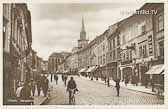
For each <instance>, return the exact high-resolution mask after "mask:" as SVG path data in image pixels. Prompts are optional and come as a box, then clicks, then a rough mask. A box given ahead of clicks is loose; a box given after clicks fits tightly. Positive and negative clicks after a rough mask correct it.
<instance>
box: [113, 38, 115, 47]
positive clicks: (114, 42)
mask: <svg viewBox="0 0 168 109" xmlns="http://www.w3.org/2000/svg"><path fill="white" fill-rule="evenodd" d="M113 48H115V39H113Z"/></svg>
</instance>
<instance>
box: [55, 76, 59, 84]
mask: <svg viewBox="0 0 168 109" xmlns="http://www.w3.org/2000/svg"><path fill="white" fill-rule="evenodd" d="M54 79H55V81H56V84H58V76H57V74H55V75H54Z"/></svg>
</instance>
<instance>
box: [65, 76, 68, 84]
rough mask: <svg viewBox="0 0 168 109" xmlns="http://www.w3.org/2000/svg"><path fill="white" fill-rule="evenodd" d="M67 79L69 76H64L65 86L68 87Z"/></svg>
mask: <svg viewBox="0 0 168 109" xmlns="http://www.w3.org/2000/svg"><path fill="white" fill-rule="evenodd" d="M67 79H68V76H67V75H65V76H64V84H65V86H66V82H67Z"/></svg>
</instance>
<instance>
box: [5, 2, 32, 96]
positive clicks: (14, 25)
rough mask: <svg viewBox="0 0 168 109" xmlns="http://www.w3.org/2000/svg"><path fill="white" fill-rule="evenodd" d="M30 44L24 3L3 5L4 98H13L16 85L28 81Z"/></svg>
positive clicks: (27, 11)
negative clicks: (5, 90)
mask: <svg viewBox="0 0 168 109" xmlns="http://www.w3.org/2000/svg"><path fill="white" fill-rule="evenodd" d="M31 44H32V35H31V14H30V11H29V10H28V8H27V5H26V4H24V3H21V4H3V51H4V56H5V57H4V60H3V62H5V64H4V71H3V73H4V76H5V79H4V84H5V88H6V89H7V92H6V94H5V97H6V98H8V97H10V96H14V92H15V91H16V87H17V85H18V84H21V83H26V82H28V81H29V80H30V76H31ZM6 53H7V55H6ZM6 56H9V57H6ZM7 61H8V62H9V63H8V64H9V65H8V66H9V68H8V70H7V69H6V62H7ZM9 70H11V71H9ZM6 82H7V83H6Z"/></svg>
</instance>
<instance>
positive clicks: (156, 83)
mask: <svg viewBox="0 0 168 109" xmlns="http://www.w3.org/2000/svg"><path fill="white" fill-rule="evenodd" d="M146 74H147V75H150V83H151V86H152V91H153V92H157V93H162V94H163V93H164V65H163V64H159V65H154V66H152V67H151V68H150V69H149V70H148V71H147V72H146Z"/></svg>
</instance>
